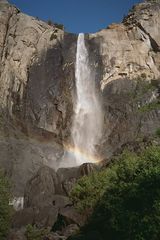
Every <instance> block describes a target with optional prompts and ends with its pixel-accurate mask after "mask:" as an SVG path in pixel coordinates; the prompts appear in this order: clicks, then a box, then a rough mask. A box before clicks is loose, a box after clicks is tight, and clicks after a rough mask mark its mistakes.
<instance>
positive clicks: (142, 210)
mask: <svg viewBox="0 0 160 240" xmlns="http://www.w3.org/2000/svg"><path fill="white" fill-rule="evenodd" d="M94 175H95V174H93V175H91V176H89V177H84V178H82V179H81V180H80V181H79V182H78V183H77V185H76V186H75V188H74V189H73V191H72V199H73V200H74V201H75V204H76V205H77V206H78V207H79V206H80V207H81V209H83V211H84V210H87V208H88V203H90V202H92V204H91V205H89V207H92V210H93V214H92V216H91V218H90V220H89V222H88V224H87V225H86V226H85V227H84V228H83V229H82V232H81V235H82V236H86V234H88V233H91V232H93V230H95V231H96V232H97V233H98V234H100V237H98V238H96V239H97V240H98V239H103V240H106V239H107V240H128V239H129V240H150V239H152V240H159V235H160V147H149V148H148V149H146V150H145V151H143V152H142V153H141V154H140V155H137V154H133V153H130V152H124V153H123V154H122V155H121V156H120V157H119V160H118V162H115V163H113V164H112V165H111V166H110V167H109V168H107V169H105V170H103V171H101V172H98V173H97V174H96V178H95V177H94ZM97 179H99V180H97ZM100 181H102V182H103V184H101V183H100ZM83 187H84V188H83ZM99 187H100V189H99ZM93 191H95V194H94V193H93ZM93 198H95V200H93ZM86 203H87V204H86ZM71 239H76V238H74V237H73V238H71ZM82 239H86V238H83V237H82ZM88 239H89V238H88ZM88 239H87V240H88Z"/></svg>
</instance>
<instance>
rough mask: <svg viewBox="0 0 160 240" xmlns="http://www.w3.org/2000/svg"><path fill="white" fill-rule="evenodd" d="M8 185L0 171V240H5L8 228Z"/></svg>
mask: <svg viewBox="0 0 160 240" xmlns="http://www.w3.org/2000/svg"><path fill="white" fill-rule="evenodd" d="M9 200H10V184H9V181H8V179H7V178H6V177H5V176H4V174H3V173H2V171H0V239H1V240H3V239H6V235H7V233H8V230H9V227H10V220H11V214H12V207H11V206H9Z"/></svg>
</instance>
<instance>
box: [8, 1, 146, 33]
mask: <svg viewBox="0 0 160 240" xmlns="http://www.w3.org/2000/svg"><path fill="white" fill-rule="evenodd" d="M142 1H143V0H45V1H44V0H9V2H10V3H12V4H15V5H16V6H17V7H18V8H20V10H21V11H22V12H24V13H26V14H28V15H31V16H34V17H38V18H39V19H41V20H45V21H47V20H49V19H50V20H52V21H53V22H57V23H62V24H64V26H65V30H66V31H67V32H73V33H80V32H83V33H93V32H97V31H99V30H100V29H102V28H106V27H107V26H108V25H109V24H111V23H118V22H121V21H122V19H123V16H124V15H127V13H128V11H129V9H130V8H131V7H132V6H133V5H135V4H136V3H139V2H142Z"/></svg>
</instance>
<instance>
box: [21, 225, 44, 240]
mask: <svg viewBox="0 0 160 240" xmlns="http://www.w3.org/2000/svg"><path fill="white" fill-rule="evenodd" d="M47 233H48V230H47V229H44V228H42V229H39V228H37V227H36V226H32V225H30V224H29V225H27V227H26V233H25V235H26V237H27V240H43V239H44V237H45V236H46V235H47Z"/></svg>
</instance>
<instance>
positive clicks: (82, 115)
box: [60, 33, 102, 167]
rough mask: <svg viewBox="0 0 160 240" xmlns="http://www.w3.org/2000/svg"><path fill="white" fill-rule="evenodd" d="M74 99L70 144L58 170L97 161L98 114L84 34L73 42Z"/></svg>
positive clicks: (99, 109) (98, 105)
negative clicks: (74, 57)
mask: <svg viewBox="0 0 160 240" xmlns="http://www.w3.org/2000/svg"><path fill="white" fill-rule="evenodd" d="M75 67H76V69H75V80H76V82H75V83H76V99H75V100H74V101H73V102H74V105H73V107H74V116H73V123H72V129H71V138H72V144H70V145H66V146H65V148H66V152H65V154H64V157H63V161H62V163H61V166H60V167H71V166H77V165H81V164H83V163H85V162H96V161H99V159H98V156H97V153H96V145H97V144H98V142H99V140H100V137H101V133H102V110H101V104H100V101H99V97H98V93H97V92H98V91H96V89H97V88H96V83H95V71H94V69H93V66H92V67H91V64H90V61H89V53H88V50H87V48H86V45H85V39H84V34H83V33H80V34H79V36H78V40H77V53H76V66H75Z"/></svg>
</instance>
